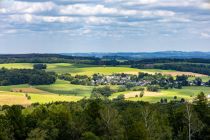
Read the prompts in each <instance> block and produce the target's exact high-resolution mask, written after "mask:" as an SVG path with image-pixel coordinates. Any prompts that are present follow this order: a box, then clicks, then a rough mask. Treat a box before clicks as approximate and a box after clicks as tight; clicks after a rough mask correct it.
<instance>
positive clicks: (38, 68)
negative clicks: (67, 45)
mask: <svg viewBox="0 0 210 140" xmlns="http://www.w3.org/2000/svg"><path fill="white" fill-rule="evenodd" d="M33 68H34V69H36V70H42V69H47V65H46V64H34V65H33Z"/></svg>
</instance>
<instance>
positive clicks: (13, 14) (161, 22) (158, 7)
mask: <svg viewBox="0 0 210 140" xmlns="http://www.w3.org/2000/svg"><path fill="white" fill-rule="evenodd" d="M0 4H1V5H0V6H1V8H0V30H2V31H9V30H11V29H15V30H16V32H14V34H15V33H18V31H19V30H21V31H22V32H24V29H25V30H31V31H36V32H39V31H42V32H43V31H45V32H57V31H59V30H61V31H63V32H65V33H69V34H73V33H74V34H76V33H78V34H80V35H82V34H95V35H97V36H100V34H101V35H108V34H109V33H110V32H111V34H112V35H118V36H127V35H132V36H136V35H144V34H147V33H148V34H158V33H160V32H164V33H165V32H166V33H167V34H169V33H173V31H175V30H179V31H180V30H182V31H183V32H186V33H190V32H189V30H196V31H197V32H198V33H200V32H201V31H205V28H210V15H209V14H208V13H209V10H210V5H209V3H207V2H206V1H204V0H51V1H49V0H4V1H1V3H0ZM3 25H9V26H10V27H7V26H3ZM69 30H70V31H69ZM74 31H75V32H74ZM203 36H205V34H203Z"/></svg>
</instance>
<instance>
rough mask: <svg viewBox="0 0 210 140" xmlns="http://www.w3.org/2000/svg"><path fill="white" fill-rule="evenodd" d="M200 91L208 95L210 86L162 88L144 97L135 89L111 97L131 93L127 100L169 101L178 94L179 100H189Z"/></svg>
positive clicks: (147, 93) (146, 93)
mask: <svg viewBox="0 0 210 140" xmlns="http://www.w3.org/2000/svg"><path fill="white" fill-rule="evenodd" d="M200 92H204V93H205V94H206V95H208V94H210V87H198V86H193V87H183V89H169V90H161V91H159V92H147V91H145V94H144V96H143V97H142V98H140V97H135V95H136V94H139V93H140V92H133V91H126V92H119V93H114V94H113V95H112V96H111V97H110V99H113V98H116V97H117V96H118V95H121V94H123V95H125V96H128V95H129V94H130V95H132V96H133V97H132V96H131V97H130V98H127V99H126V100H130V101H148V102H158V101H160V99H161V98H166V99H167V100H168V101H169V100H173V98H174V96H177V100H180V99H181V98H184V99H186V100H188V101H192V100H193V99H194V98H195V97H196V96H197V95H198V94H199V93H200Z"/></svg>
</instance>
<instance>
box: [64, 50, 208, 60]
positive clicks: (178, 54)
mask: <svg viewBox="0 0 210 140" xmlns="http://www.w3.org/2000/svg"><path fill="white" fill-rule="evenodd" d="M62 55H67V56H84V57H99V58H126V59H142V58H210V52H182V51H162V52H116V53H108V52H107V53H103V52H102V53H100V52H92V53H62Z"/></svg>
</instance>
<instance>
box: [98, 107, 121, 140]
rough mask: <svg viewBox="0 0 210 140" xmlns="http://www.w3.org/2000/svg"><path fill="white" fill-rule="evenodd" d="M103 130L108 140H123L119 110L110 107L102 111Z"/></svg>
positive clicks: (101, 122)
mask: <svg viewBox="0 0 210 140" xmlns="http://www.w3.org/2000/svg"><path fill="white" fill-rule="evenodd" d="M100 118H101V120H100V122H99V124H101V125H100V126H101V129H102V131H103V132H104V134H103V137H104V139H106V140H119V139H122V138H123V131H124V130H123V128H122V126H121V124H120V115H119V114H118V112H117V110H115V109H113V108H112V107H110V106H106V107H105V108H103V109H101V110H100Z"/></svg>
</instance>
